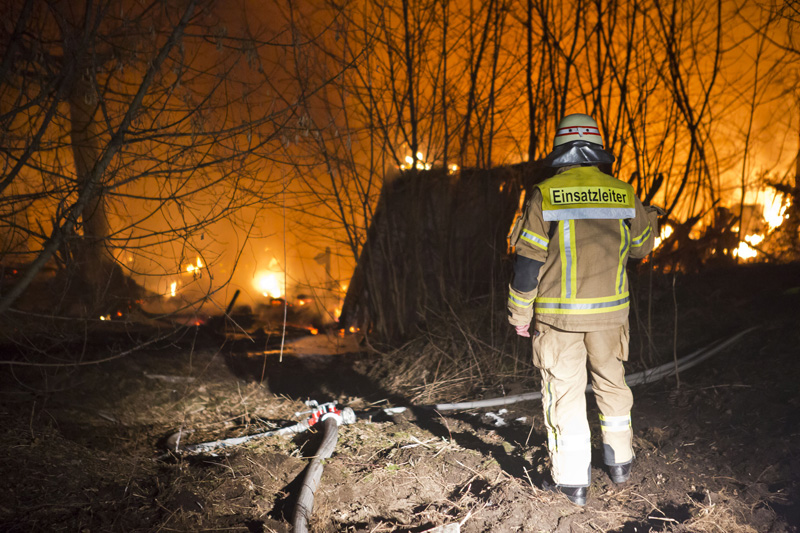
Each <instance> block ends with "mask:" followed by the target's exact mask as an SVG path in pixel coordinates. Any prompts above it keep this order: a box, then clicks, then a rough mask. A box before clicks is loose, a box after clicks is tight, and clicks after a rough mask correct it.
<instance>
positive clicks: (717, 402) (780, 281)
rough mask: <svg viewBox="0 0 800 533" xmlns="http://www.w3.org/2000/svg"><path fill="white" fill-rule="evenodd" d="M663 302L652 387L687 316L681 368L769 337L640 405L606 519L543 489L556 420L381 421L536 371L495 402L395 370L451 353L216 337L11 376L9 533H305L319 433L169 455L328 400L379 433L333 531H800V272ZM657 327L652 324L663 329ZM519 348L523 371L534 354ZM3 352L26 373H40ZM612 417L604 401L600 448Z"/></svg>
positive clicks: (334, 516) (408, 417)
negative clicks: (176, 443) (307, 485)
mask: <svg viewBox="0 0 800 533" xmlns="http://www.w3.org/2000/svg"><path fill="white" fill-rule="evenodd" d="M645 282H646V280H645V279H644V278H642V279H639V280H637V283H638V285H639V286H644V285H646V283H645ZM651 287H652V291H651V295H654V296H653V299H652V300H651V301H652V302H654V305H655V307H656V309H657V312H655V313H654V314H653V316H652V317H651V318H650V319H648V320H650V321H651V333H652V335H651V337H650V338H652V339H653V344H652V347H651V348H648V344H649V343H648V340H647V339H648V337H647V336H646V335H644V334H643V332H642V331H643V330H642V328H641V327H634V331H633V333H634V337H633V341H632V351H633V354H634V358H633V359H632V361H631V364H630V367H631V369H632V370H633V371H635V370H636V368H637V366H638V367H639V368H642V367H643V366H644V364H645V363H643V361H644V360H645V359H650V360H652V361H657V362H663V361H665V360H667V361H668V360H670V359H671V358H672V356H673V354H672V344H671V341H672V338H673V337H674V336H675V328H674V327H675V322H674V321H675V317H677V328H678V330H677V331H678V335H677V336H676V338H677V339H678V343H677V347H676V351H677V354H678V356H681V355H685V354H687V353H690V352H692V351H694V350H697V349H700V348H702V347H704V346H707V345H709V344H710V343H713V342H714V341H716V340H717V339H724V338H727V337H730V336H731V335H733V334H735V333H737V332H739V331H742V330H743V329H745V328H749V327H751V326H755V327H756V329H755V330H753V331H752V332H750V333H748V334H746V335H745V336H744V337H743V338H742V339H741V340H740V341H739V342H737V343H736V344H734V345H732V346H730V347H729V348H727V349H725V350H723V351H721V352H720V353H718V354H717V355H715V356H714V357H713V358H711V359H709V360H708V361H706V362H704V363H702V364H700V365H698V366H697V367H695V368H693V369H691V370H688V371H686V372H684V373H682V374H681V375H680V380H679V382H678V381H676V379H675V378H668V379H665V380H663V381H660V382H658V383H655V384H649V385H643V386H639V387H635V388H634V395H635V398H636V404H635V406H634V411H633V413H632V414H633V424H634V434H635V436H634V445H635V451H636V463H635V469H634V471H633V475H632V478H631V480H630V481H629V482H628V483H625V484H623V485H619V486H616V485H614V484H612V483H611V482H610V480H609V478H608V476H607V474H606V473H605V472H604V470H603V469H602V468H601V466H602V459H601V456H600V451H599V442H597V441H596V440H595V442H594V448H595V457H593V469H592V485H591V487H590V491H589V502H588V504H587V505H586V507H583V508H581V507H578V506H575V505H572V504H571V503H570V502H569V501H567V500H566V498H564V497H563V496H560V495H556V494H553V493H548V492H544V491H542V490H540V489H539V488H538V486H539V483H540V482H541V480H542V477H543V473H544V472H546V469H547V453H546V450H545V447H544V442H545V434H544V427H543V423H542V414H541V405H540V404H539V403H538V402H535V401H528V402H520V403H515V404H513V405H510V406H507V407H505V408H504V409H498V408H494V409H482V410H467V411H441V412H436V411H431V410H420V409H417V410H413V411H409V412H406V413H403V414H397V415H392V416H389V415H386V414H384V412H383V411H382V408H383V407H387V406H390V405H395V406H396V405H410V404H411V403H414V404H421V403H426V401H428V400H430V401H439V402H441V401H461V400H464V399H476V397H477V396H481V397H494V396H500V395H502V394H503V393H505V394H515V393H519V392H524V391H528V390H536V387H537V385H536V376H535V372H534V371H533V369H532V368H530V366H529V365H527V366H526V363H525V361H522V362H520V363H519V364H518V365H517V366H516V367H515V368H514V369H513V372H509V373H508V375H506V376H504V377H502V379H499V380H496V381H494V382H493V383H500V384H501V385H502V387H500V388H498V386H496V385H493V388H489V387H485V386H484V387H483V388H481V387H476V386H474V383H473V382H474V381H475V380H476V379H477V378H470V379H467V378H465V377H463V376H462V377H459V375H457V374H456V375H455V376H454V377H452V378H451V377H447V378H443V377H441V376H440V375H439V374H438V373H437V368H438V367H430V368H429V367H426V368H425V369H424V371H423V370H422V369H421V367H420V369H419V371H420V373H419V375H414V372H415V371H416V370H415V368H416V367H414V366H413V365H409V364H406V365H405V366H402V365H400V364H399V363H398V364H396V366H392V363H391V361H392V360H404V361H406V362H407V361H409V360H412V359H414V358H418V359H419V360H420V361H422V360H424V359H425V357H427V355H426V354H427V353H428V352H435V351H436V350H439V351H441V349H440V347H437V344H436V339H433V340H429V341H422V342H419V343H411V344H409V345H408V346H405V347H402V348H398V349H397V350H395V351H393V352H392V353H389V354H384V355H382V356H381V355H376V354H371V353H358V352H357V351H356V347H355V345H354V344H352V339H347V341H346V342H348V343H350V344H346V343H345V340H343V339H340V338H338V337H333V338H332V339H331V340H328V338H327V337H326V336H325V335H324V334H321V335H319V336H317V337H304V338H301V339H290V343H289V344H288V345H287V346H286V347H285V349H284V353H283V354H281V353H280V351H278V350H277V349H276V345H275V339H274V338H267V337H259V338H256V339H255V340H254V341H246V340H237V341H235V342H234V341H230V340H229V341H227V342H225V343H219V342H215V341H214V340H213V339H212V338H206V337H203V336H199V337H197V338H187V339H183V340H182V341H180V342H175V343H173V344H162V345H161V346H159V347H157V348H155V347H154V348H150V349H145V350H140V351H137V352H134V353H133V354H130V355H127V356H125V357H120V358H118V359H114V360H112V361H109V362H106V363H103V364H100V365H87V366H79V367H76V366H62V367H36V366H23V365H8V364H3V365H2V370H0V379H1V380H2V392H0V400H2V404H0V453H1V454H2V457H3V459H2V462H1V463H0V530H2V531H4V532H35V531H48V532H49V531H76V532H87V533H88V532H104V531H126V532H127V531H165V532H167V531H234V532H235V531H242V532H289V531H291V530H292V526H291V523H292V515H293V512H294V504H295V503H296V498H297V495H298V493H299V491H300V487H301V484H302V479H303V474H304V471H305V469H306V466H307V465H308V463H309V457H310V456H313V455H314V453H315V451H316V449H317V445H318V443H319V441H320V434H319V433H318V432H316V431H314V430H313V429H312V430H311V431H308V432H304V433H302V434H299V435H295V436H293V437H264V438H261V439H256V440H253V441H250V442H248V443H246V444H243V445H240V446H237V447H234V448H228V449H225V450H221V451H220V452H219V453H217V454H205V455H186V454H182V455H181V454H179V455H176V454H174V453H168V452H166V451H165V442H166V440H167V437H169V436H170V435H172V434H173V433H174V432H176V431H177V430H179V429H183V430H184V431H191V433H185V437H184V442H186V441H189V442H191V443H196V442H203V441H207V440H214V439H219V438H223V437H230V436H240V435H246V434H253V433H258V432H263V431H266V430H269V429H273V428H276V427H282V426H285V425H289V424H293V423H295V422H296V421H297V420H298V418H297V417H295V416H294V414H295V413H296V412H298V411H305V410H307V409H308V407H307V406H306V405H305V404H304V403H303V402H304V401H305V400H307V399H316V400H319V401H330V400H335V401H337V402H338V403H339V404H340V405H342V406H349V407H351V408H353V409H354V410H355V411H356V413H357V414H358V415H359V416H358V419H357V421H356V422H355V423H354V424H351V425H344V426H342V427H341V428H340V430H339V439H338V443H337V446H336V449H335V451H334V453H333V456H332V457H331V458H330V459H328V460H327V461H325V464H324V466H325V468H324V472H323V475H322V478H321V483H320V486H319V489H318V491H317V494H316V499H315V502H314V511H313V515H312V517H311V520H310V530H311V531H313V532H353V533H356V532H359V533H361V532H364V533H366V532H371V533H372V532H374V533H377V532H390V531H391V532H407V533H412V532H423V531H430V532H436V533H452V532H456V531H460V532H464V533H478V532H512V531H520V532H615V533H634V532H649V531H658V532H661V531H664V532H772V533H779V532H796V531H798V530H799V529H800V503H799V502H800V387H799V386H798V384H797V382H796V380H797V379H798V378H799V377H800V265H790V266H784V267H769V266H754V267H748V268H737V269H733V270H726V271H715V272H710V273H707V274H704V275H699V276H685V277H681V278H679V279H678V278H675V287H672V286H671V278H669V277H666V278H664V279H661V280H658V281H657V282H656V283H654V284H652V285H651ZM675 303H677V311H676V309H675V305H674V304H675ZM636 316H637V320H636V322H637V323H640V324H641V323H642V322H643V321H644V319H643V318H641V317H643V316H644V311H643V309H641V308H640V309H639V310H638V311H637V315H636ZM331 342H333V343H334V344H335V345H331V344H330V343H331ZM506 342H507V343H512V344H513V346H514V347H515V348H514V349H515V350H516V352H517V353H519V354H523V356H524V354H525V353H526V350H529V347H528V346H527V345H525V344H517V342H518V341H517V339H514V338H513V337H512V338H511V340H507V341H506ZM111 344H113V343H107V344H102V343H100V344H98V345H97V346H98V347H95V348H91V347H90V348H88V349H87V348H86V347H85V346H83V347H81V346H76V347H75V349H76V350H79V349H82V350H84V351H85V352H86V354H87V355H86V359H91V358H92V357H102V356H103V354H104V353H105V351H107V353H112V348H114V349H116V350H119V346H117V345H116V344H114V345H113V346H111ZM471 346H472V347H474V348H475V350H477V348H478V347H480V346H483V345H482V344H480V343H477V342H476V343H473V344H472V345H471ZM665 346H666V348H665ZM3 349H4V353H3V357H1V358H0V359H2V360H4V361H6V362H7V361H9V360H14V361H17V362H20V361H28V362H30V361H33V360H34V358H33V356H26V357H25V358H23V357H22V356H20V355H19V354H18V353H16V352H15V351H14V350H12V349H11V348H9V347H8V346H6V347H4V348H3ZM653 351H655V352H657V355H654V354H653ZM330 352H336V353H337V355H333V356H331V355H325V354H326V353H330ZM470 356H471V357H475V358H480V357H481V356H480V354H475V353H472V354H471V355H470ZM636 358H638V360H637V359H636ZM441 360H442V359H439V361H441ZM423 366H424V365H423ZM431 368H433V370H431ZM477 368H478V369H480V368H481V366H480V365H477ZM401 370H402V371H403V373H404V376H403V377H404V379H403V380H402V383H401V380H399V379H398V377H399V376H398V375H397V373H398V372H401ZM483 378H484V379H483V382H482V383H486V382H487V381H488V380H487V378H486V377H485V376H483ZM470 393H472V394H475V395H477V396H469V394H470ZM404 402H405V403H404ZM595 413H596V409H595V408H594V406H593V405H591V402H590V422H591V423H592V430H593V439H597V437H598V436H599V428H598V426H597V423H596V418H597V417H596V416H595ZM300 418H301V419H302V418H303V416H301V417H300Z"/></svg>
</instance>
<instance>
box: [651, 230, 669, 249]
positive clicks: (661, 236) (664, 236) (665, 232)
mask: <svg viewBox="0 0 800 533" xmlns="http://www.w3.org/2000/svg"><path fill="white" fill-rule="evenodd" d="M672 232H673V229H672V226H668V225H665V226H663V227H662V228H661V233H660V234H659V236H658V237H656V240H655V244H654V248H658V247H659V246H660V245H661V243H662V242H664V241H665V240H666V239H667V238H669V236H670V235H672Z"/></svg>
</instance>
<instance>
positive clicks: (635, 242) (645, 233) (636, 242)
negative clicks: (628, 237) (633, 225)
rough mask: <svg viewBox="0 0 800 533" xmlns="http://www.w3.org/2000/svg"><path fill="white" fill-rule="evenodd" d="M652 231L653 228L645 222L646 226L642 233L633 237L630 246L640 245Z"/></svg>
mask: <svg viewBox="0 0 800 533" xmlns="http://www.w3.org/2000/svg"><path fill="white" fill-rule="evenodd" d="M652 232H653V228H651V227H650V224H647V227H646V228H645V230H644V231H643V232H642V234H641V235H639V236H638V237H636V238H635V239H633V241H632V242H631V246H633V247H634V248H638V247H640V246H642V245H643V244H644V243H645V241H646V240H647V238H648V237H649V236H650V234H651V233H652Z"/></svg>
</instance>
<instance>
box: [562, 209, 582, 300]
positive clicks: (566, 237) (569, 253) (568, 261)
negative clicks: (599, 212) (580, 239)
mask: <svg viewBox="0 0 800 533" xmlns="http://www.w3.org/2000/svg"><path fill="white" fill-rule="evenodd" d="M558 244H559V248H560V249H561V298H566V299H570V298H572V297H573V296H574V293H575V291H576V290H577V287H578V268H577V267H578V265H577V261H576V259H577V257H576V254H575V251H576V247H575V221H574V220H561V221H559V222H558Z"/></svg>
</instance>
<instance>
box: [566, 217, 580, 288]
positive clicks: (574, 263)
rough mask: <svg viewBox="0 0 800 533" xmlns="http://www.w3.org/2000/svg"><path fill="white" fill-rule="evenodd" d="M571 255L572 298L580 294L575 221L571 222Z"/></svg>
mask: <svg viewBox="0 0 800 533" xmlns="http://www.w3.org/2000/svg"><path fill="white" fill-rule="evenodd" d="M568 224H569V253H570V262H569V265H570V269H569V278H570V279H569V284H570V286H571V287H572V296H576V295H577V292H578V247H577V245H576V243H575V221H574V220H570V221H569V223H568Z"/></svg>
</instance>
